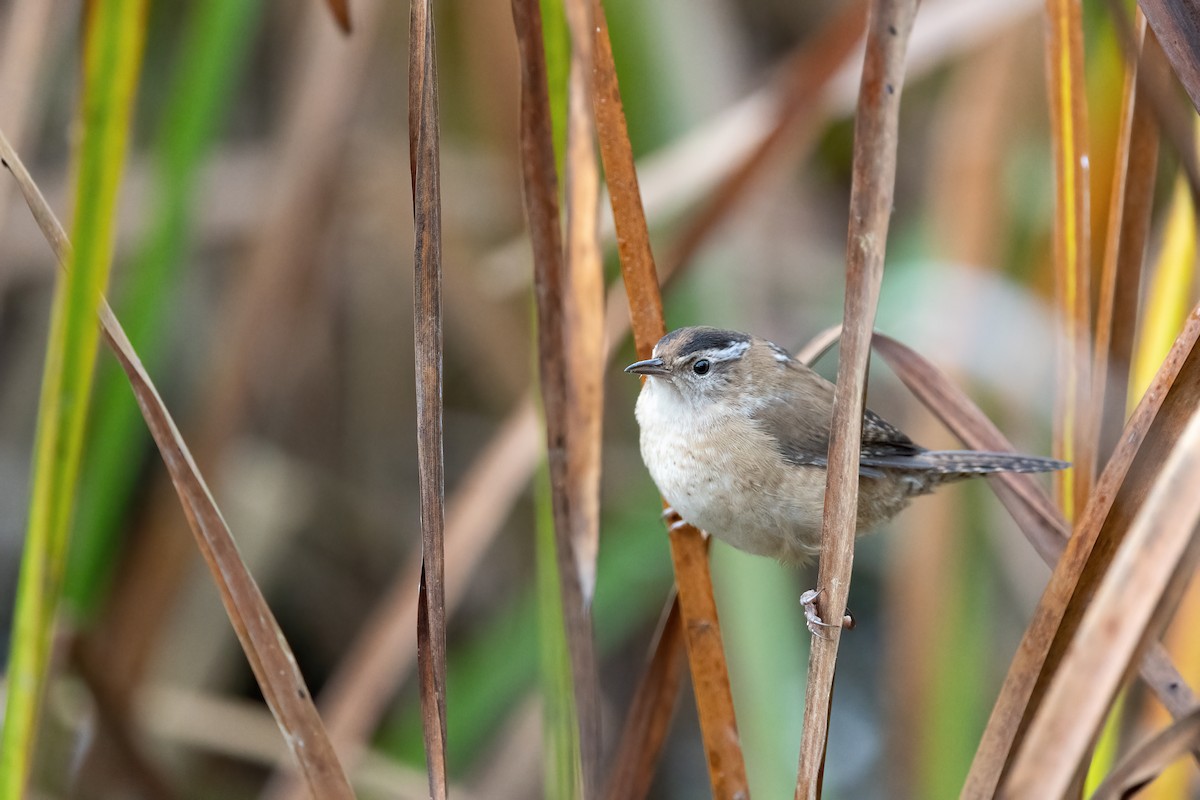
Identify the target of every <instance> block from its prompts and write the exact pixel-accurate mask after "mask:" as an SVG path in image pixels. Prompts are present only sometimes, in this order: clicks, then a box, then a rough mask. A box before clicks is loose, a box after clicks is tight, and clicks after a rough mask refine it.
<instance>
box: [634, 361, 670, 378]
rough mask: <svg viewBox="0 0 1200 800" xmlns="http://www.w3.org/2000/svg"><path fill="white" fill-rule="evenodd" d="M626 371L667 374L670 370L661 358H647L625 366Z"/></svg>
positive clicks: (643, 373) (635, 373) (644, 373)
mask: <svg viewBox="0 0 1200 800" xmlns="http://www.w3.org/2000/svg"><path fill="white" fill-rule="evenodd" d="M625 371H626V372H632V373H633V374H634V375H666V374H667V373H668V372H670V370H669V369H667V365H666V364H664V363H663V360H662V359H661V358H647V359H646V360H645V361H635V362H633V363H632V364H630V365H629V366H628V367H626V368H625Z"/></svg>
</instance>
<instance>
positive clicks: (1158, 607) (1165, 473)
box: [1002, 407, 1200, 798]
mask: <svg viewBox="0 0 1200 800" xmlns="http://www.w3.org/2000/svg"><path fill="white" fill-rule="evenodd" d="M1186 419H1187V424H1186V427H1185V428H1184V430H1183V433H1182V435H1181V436H1180V437H1179V438H1178V440H1177V441H1175V442H1174V443H1173V444H1174V447H1173V448H1172V449H1171V451H1170V455H1169V456H1168V457H1167V459H1166V462H1165V463H1164V464H1163V466H1162V469H1161V471H1160V472H1159V473H1158V475H1157V476H1156V478H1155V480H1154V481H1153V483H1152V485H1151V486H1150V491H1149V494H1148V495H1147V496H1146V500H1145V502H1144V503H1143V504H1142V507H1141V508H1140V509H1139V511H1138V513H1137V515H1136V516H1135V517H1134V519H1133V521H1132V524H1131V525H1130V527H1129V530H1128V533H1127V534H1126V535H1125V537H1124V540H1123V541H1122V542H1121V544H1120V547H1119V549H1118V550H1117V552H1116V554H1115V556H1114V558H1113V560H1112V564H1111V566H1110V568H1109V569H1108V570H1107V571H1106V573H1105V574H1104V576H1103V578H1102V580H1101V581H1100V583H1099V586H1098V588H1097V590H1096V594H1095V596H1094V597H1093V598H1092V601H1091V603H1090V604H1089V606H1088V608H1087V610H1086V611H1085V612H1084V614H1083V618H1082V620H1081V621H1080V623H1079V626H1078V629H1077V631H1075V633H1076V635H1075V636H1074V637H1072V641H1071V647H1070V649H1069V650H1068V651H1067V652H1066V654H1065V655H1064V657H1063V659H1062V666H1061V668H1060V669H1059V671H1058V674H1057V675H1055V676H1054V677H1053V678H1052V679H1051V681H1050V686H1049V690H1048V691H1047V692H1046V697H1045V703H1044V704H1043V706H1042V708H1041V709H1039V710H1038V711H1037V712H1036V715H1035V716H1034V718H1033V722H1032V724H1031V725H1030V728H1029V733H1028V736H1027V737H1026V739H1025V741H1024V743H1023V745H1022V747H1021V748H1020V750H1019V752H1018V755H1017V757H1016V759H1015V760H1014V762H1013V766H1012V771H1011V777H1010V779H1009V780H1008V781H1007V783H1006V785H1005V787H1004V794H1003V795H1002V796H1005V797H1014V798H1016V797H1032V796H1035V795H1037V796H1046V797H1059V796H1061V795H1062V794H1063V792H1064V791H1065V790H1066V789H1067V787H1068V786H1069V785H1070V783H1071V780H1072V778H1073V777H1074V774H1075V770H1076V767H1077V765H1078V764H1079V763H1080V761H1081V759H1084V758H1086V757H1087V752H1088V748H1089V745H1090V743H1091V742H1092V740H1093V737H1094V736H1095V735H1096V733H1097V731H1098V729H1099V726H1100V724H1101V722H1102V721H1103V719H1104V715H1105V714H1106V713H1107V712H1108V709H1109V706H1110V704H1111V703H1112V699H1113V697H1114V696H1115V695H1116V692H1117V690H1118V689H1119V688H1120V685H1121V683H1122V681H1123V679H1124V677H1125V675H1126V674H1127V672H1128V669H1129V667H1130V664H1131V663H1132V660H1133V658H1134V657H1135V655H1136V653H1137V652H1138V651H1139V650H1140V649H1141V648H1142V647H1144V646H1145V644H1146V643H1147V642H1148V641H1150V640H1151V638H1154V637H1155V636H1156V634H1157V632H1158V631H1159V630H1160V629H1161V627H1162V626H1163V625H1164V624H1165V622H1166V619H1167V618H1169V614H1170V613H1171V612H1172V611H1173V609H1174V607H1175V603H1176V601H1177V600H1178V598H1179V595H1180V594H1181V593H1182V591H1183V587H1184V585H1185V584H1186V579H1187V578H1188V577H1190V573H1191V571H1192V570H1194V569H1195V566H1196V561H1197V558H1198V557H1200V537H1197V535H1196V530H1197V523H1198V522H1200V411H1197V410H1196V409H1195V408H1194V407H1193V409H1192V410H1191V413H1190V415H1189V416H1188V417H1187V418H1186Z"/></svg>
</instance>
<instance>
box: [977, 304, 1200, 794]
mask: <svg viewBox="0 0 1200 800" xmlns="http://www.w3.org/2000/svg"><path fill="white" fill-rule="evenodd" d="M1198 335H1200V316H1198V315H1197V313H1196V312H1193V314H1192V316H1191V317H1190V318H1189V320H1188V324H1187V326H1186V327H1185V328H1184V331H1183V332H1182V333H1181V334H1180V337H1179V339H1177V340H1176V342H1175V345H1174V347H1172V349H1171V352H1170V354H1168V356H1167V358H1166V360H1165V361H1164V362H1163V366H1162V368H1161V369H1160V370H1159V374H1158V376H1157V377H1156V378H1155V381H1154V384H1153V385H1152V387H1151V388H1150V390H1149V391H1148V392H1147V393H1146V395H1145V397H1143V398H1142V401H1141V402H1140V403H1139V404H1138V407H1137V408H1136V409H1135V410H1134V413H1133V415H1132V416H1131V417H1130V420H1129V422H1128V424H1127V425H1126V426H1125V433H1124V434H1123V435H1122V436H1121V439H1120V443H1119V445H1118V447H1117V449H1116V450H1115V451H1114V453H1113V456H1112V458H1110V459H1109V462H1108V465H1107V466H1106V467H1105V470H1104V472H1103V474H1102V475H1101V476H1100V479H1099V481H1098V482H1097V484H1096V487H1095V491H1094V492H1093V494H1092V497H1091V499H1090V500H1089V502H1088V506H1087V507H1086V508H1085V509H1084V511H1083V514H1082V515H1081V516H1080V519H1079V522H1078V525H1077V526H1076V532H1075V534H1074V535H1073V536H1072V537H1071V539H1070V541H1069V542H1068V543H1067V547H1066V550H1065V551H1064V552H1063V555H1062V557H1061V558H1059V559H1058V562H1057V564H1056V565H1055V568H1054V573H1053V574H1052V575H1051V577H1050V581H1049V583H1048V584H1047V586H1046V589H1045V592H1044V593H1043V595H1042V598H1041V600H1040V601H1039V603H1038V607H1037V609H1035V611H1034V615H1033V620H1032V621H1031V622H1030V624H1029V627H1028V629H1027V630H1026V632H1025V636H1024V638H1023V639H1022V641H1021V645H1020V646H1019V647H1018V649H1017V653H1016V655H1015V656H1014V658H1013V661H1012V663H1011V664H1010V665H1009V670H1008V675H1007V676H1006V678H1005V681H1004V685H1003V686H1002V688H1001V690H1000V696H999V697H998V698H997V699H996V704H995V706H994V707H993V709H992V714H991V717H990V719H989V721H988V725H987V728H986V729H985V730H984V735H983V738H982V740H981V741H980V744H979V748H978V750H977V751H976V753H975V760H974V761H973V763H972V765H971V771H970V773H969V774H968V776H967V782H966V785H965V787H964V789H963V796H964V797H971V798H984V797H991V796H993V795H994V794H995V792H996V789H997V787H998V786H999V784H1000V780H1001V777H1002V774H1003V773H1004V770H1005V766H1006V764H1007V763H1008V761H1009V759H1010V757H1011V755H1012V752H1013V750H1014V748H1015V745H1016V743H1018V742H1019V740H1020V735H1021V731H1022V730H1023V729H1024V726H1025V725H1026V724H1027V721H1028V715H1029V714H1031V713H1033V712H1034V711H1035V710H1036V709H1037V707H1038V705H1039V699H1040V696H1041V693H1042V692H1043V691H1044V685H1045V680H1046V679H1047V678H1048V676H1050V675H1052V674H1053V672H1054V669H1055V667H1056V666H1057V664H1058V662H1059V661H1060V660H1061V657H1062V654H1063V651H1064V650H1065V648H1066V646H1067V643H1068V642H1069V641H1070V640H1071V638H1072V636H1073V634H1074V631H1075V628H1076V626H1077V623H1078V619H1079V615H1080V613H1081V611H1082V608H1083V606H1084V605H1085V603H1084V598H1085V597H1087V596H1089V595H1090V592H1091V587H1092V586H1094V585H1095V582H1096V581H1097V580H1098V578H1099V576H1102V575H1103V574H1104V570H1105V567H1106V566H1107V557H1106V554H1108V555H1111V553H1112V551H1113V549H1115V547H1116V543H1117V538H1118V537H1119V536H1120V535H1121V533H1120V532H1121V531H1123V530H1124V529H1125V523H1127V522H1128V520H1129V519H1130V518H1131V517H1132V514H1133V512H1134V511H1135V510H1136V505H1137V503H1138V502H1139V499H1140V498H1141V497H1144V496H1145V495H1144V492H1145V490H1146V486H1147V485H1148V482H1149V481H1150V480H1151V479H1152V478H1153V475H1154V473H1155V470H1154V466H1155V465H1156V464H1157V463H1158V462H1159V461H1160V460H1161V456H1162V455H1163V454H1164V453H1165V450H1166V448H1167V447H1168V446H1169V443H1170V442H1171V441H1173V435H1174V433H1175V427H1176V426H1177V425H1178V421H1179V420H1180V419H1185V418H1186V415H1187V414H1188V413H1190V410H1191V407H1193V406H1194V404H1195V402H1196V400H1195V390H1196V387H1197V386H1198V385H1200V354H1195V350H1194V346H1195V343H1196V339H1197V336H1198ZM1172 420H1175V422H1174V423H1172ZM1154 653H1161V651H1160V650H1151V654H1152V655H1153V654H1154ZM1156 669H1159V670H1160V671H1157V672H1154V671H1152V674H1158V675H1160V676H1161V675H1162V672H1161V664H1159V665H1157V667H1156ZM1039 681H1040V682H1041V683H1040V686H1041V687H1043V688H1039ZM1176 682H1179V683H1182V681H1179V680H1178V677H1177V676H1176ZM1156 691H1160V690H1158V689H1156ZM1169 694H1170V692H1168V695H1169Z"/></svg>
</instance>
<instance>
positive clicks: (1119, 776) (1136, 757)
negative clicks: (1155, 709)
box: [1092, 708, 1200, 800]
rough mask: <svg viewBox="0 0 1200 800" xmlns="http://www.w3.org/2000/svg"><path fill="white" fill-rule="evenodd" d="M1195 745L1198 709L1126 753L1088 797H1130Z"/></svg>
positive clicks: (1120, 799)
mask: <svg viewBox="0 0 1200 800" xmlns="http://www.w3.org/2000/svg"><path fill="white" fill-rule="evenodd" d="M1197 746H1200V708H1197V709H1195V710H1193V711H1192V712H1191V713H1190V714H1187V715H1186V716H1184V717H1181V718H1180V719H1177V720H1175V722H1173V723H1172V724H1171V725H1169V726H1168V727H1167V728H1165V729H1164V730H1161V731H1159V732H1158V733H1156V734H1154V736H1152V737H1150V738H1149V739H1147V740H1146V741H1144V742H1142V743H1141V744H1139V745H1138V746H1137V747H1135V748H1133V749H1132V750H1130V751H1129V752H1128V753H1126V754H1125V755H1124V756H1123V757H1122V758H1121V760H1120V761H1119V762H1117V765H1116V766H1115V767H1113V770H1112V772H1110V773H1109V774H1108V776H1107V777H1105V779H1104V781H1103V782H1102V783H1101V784H1100V785H1099V786H1097V787H1096V791H1095V792H1094V793H1093V794H1092V800H1124V799H1125V798H1128V797H1132V796H1133V795H1134V794H1135V793H1136V792H1138V791H1140V790H1141V789H1143V788H1144V787H1145V786H1146V785H1147V784H1149V783H1150V782H1152V781H1153V780H1154V779H1155V778H1157V777H1158V776H1159V775H1160V774H1162V772H1163V770H1165V769H1166V768H1167V767H1169V766H1171V765H1172V764H1174V763H1175V762H1176V761H1177V760H1179V759H1180V758H1182V757H1183V756H1185V755H1187V754H1188V753H1189V752H1190V751H1192V750H1195V749H1196V748H1197Z"/></svg>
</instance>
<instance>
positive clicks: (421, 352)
mask: <svg viewBox="0 0 1200 800" xmlns="http://www.w3.org/2000/svg"><path fill="white" fill-rule="evenodd" d="M435 41H436V40H435V37H434V31H433V4H432V2H430V0H414V2H413V4H412V14H411V17H410V27H409V73H408V76H409V84H408V102H409V109H408V117H409V128H408V131H409V134H408V136H409V139H408V141H409V156H410V158H411V161H410V162H409V164H410V168H411V170H412V190H413V222H414V240H415V245H414V248H415V252H414V254H413V323H414V327H415V341H414V347H415V348H416V369H417V466H418V470H419V475H420V498H421V586H420V599H419V602H418V606H417V660H418V664H419V670H418V671H419V673H420V677H421V681H420V683H421V714H422V727H423V729H424V734H425V764H426V767H427V769H428V771H429V792H430V795H431V796H432V797H434V798H444V797H445V796H446V589H445V578H446V562H445V541H444V540H445V507H444V500H445V498H444V488H445V474H444V464H443V458H442V198H441V178H440V175H439V143H438V127H439V126H438V79H437V57H436V52H435V48H434V42H435Z"/></svg>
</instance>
